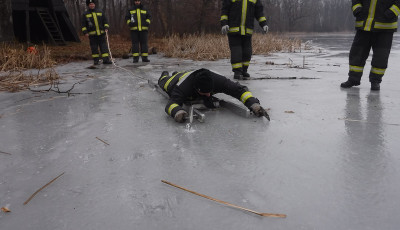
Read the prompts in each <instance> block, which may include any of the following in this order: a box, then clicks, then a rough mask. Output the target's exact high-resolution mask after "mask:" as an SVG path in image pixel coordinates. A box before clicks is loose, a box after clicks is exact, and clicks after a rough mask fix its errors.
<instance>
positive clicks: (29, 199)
mask: <svg viewBox="0 0 400 230" xmlns="http://www.w3.org/2000/svg"><path fill="white" fill-rule="evenodd" d="M64 173H65V172H63V173H61V174H60V175H59V176H57V177H56V178H54V179H53V180H51V181H50V182H49V183H47V184H45V185H44V186H43V187H41V188H40V189H38V190H37V191H36V192H35V193H33V194H32V195H31V196H30V197H29V198H28V199H27V200H26V201H25V202H24V205H26V204H28V203H29V201H31V200H32V199H33V198H34V197H35V196H36V195H37V194H38V193H39V192H40V191H42V190H43V189H44V188H46V187H47V186H49V185H50V184H51V183H53V182H54V181H55V180H57V179H58V178H60V177H61V176H62V175H64Z"/></svg>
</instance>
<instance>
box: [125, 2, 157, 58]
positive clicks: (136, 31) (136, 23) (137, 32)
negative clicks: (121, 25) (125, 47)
mask: <svg viewBox="0 0 400 230" xmlns="http://www.w3.org/2000/svg"><path fill="white" fill-rule="evenodd" d="M133 1H134V5H133V7H132V8H131V9H129V10H128V11H127V12H126V15H125V20H126V23H127V24H128V26H129V29H130V30H131V40H132V56H133V62H134V63H136V62H138V61H139V56H140V54H141V56H142V61H143V62H150V60H149V58H148V56H149V46H148V44H147V43H148V30H149V26H150V19H151V15H150V12H149V11H148V10H146V9H145V8H144V7H143V5H142V3H141V1H140V0H133ZM139 45H140V54H139Z"/></svg>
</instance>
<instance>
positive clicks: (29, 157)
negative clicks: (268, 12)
mask: <svg viewBox="0 0 400 230" xmlns="http://www.w3.org/2000/svg"><path fill="white" fill-rule="evenodd" d="M299 37H300V38H301V39H302V40H303V41H304V42H306V41H309V42H307V44H309V46H308V48H309V49H303V50H302V51H301V52H297V53H275V54H271V55H269V56H263V55H257V56H253V59H252V61H251V65H250V69H249V72H250V74H252V76H253V77H255V78H258V77H271V78H277V77H280V78H288V77H296V78H297V79H267V80H252V81H241V83H242V84H245V85H247V86H248V87H249V89H250V90H251V91H252V92H253V95H255V96H256V97H257V98H259V100H260V101H261V104H262V105H263V106H264V107H265V108H269V109H270V110H269V115H270V117H271V121H270V122H268V121H267V120H265V119H264V118H261V119H260V118H256V117H250V118H243V117H240V116H238V115H235V114H233V113H232V112H230V111H229V110H224V109H218V110H215V111H207V112H205V114H206V120H205V122H204V123H199V122H198V121H194V123H193V125H192V129H191V130H188V129H187V128H186V125H185V124H178V123H176V122H175V121H174V120H173V119H172V118H170V117H168V116H167V115H166V114H165V112H164V106H165V104H166V102H167V101H166V99H165V98H164V97H163V96H161V95H160V94H159V93H157V92H156V91H154V90H153V89H151V88H150V87H149V86H148V85H147V82H146V81H145V80H142V79H152V80H157V79H158V77H159V76H160V74H161V72H162V71H163V70H168V71H170V73H171V72H173V71H174V70H189V69H198V68H203V67H204V68H209V69H212V70H215V71H217V72H219V73H221V74H223V75H225V76H229V77H230V78H231V79H232V74H231V71H230V63H229V60H227V59H225V60H220V61H214V62H194V61H188V60H177V59H168V58H164V57H162V56H161V55H152V56H150V60H151V62H150V63H149V64H143V63H139V64H133V63H131V61H132V59H129V60H122V59H118V60H116V61H117V65H118V66H120V67H123V68H125V69H127V70H128V71H129V72H128V71H126V70H123V69H121V68H113V67H107V68H104V69H96V70H90V69H86V68H85V67H87V66H89V65H90V64H91V62H89V61H88V62H76V63H70V64H66V65H62V66H59V67H57V71H58V73H59V74H60V75H61V76H64V77H65V78H64V80H63V81H62V83H63V84H60V89H61V90H67V89H70V88H71V87H72V85H73V84H74V83H77V82H81V81H82V82H81V83H80V84H76V85H75V86H74V89H73V90H72V93H80V94H73V95H70V96H69V97H68V96H67V95H66V94H58V93H54V92H48V93H35V92H30V91H26V92H19V93H5V92H3V93H0V128H1V132H0V151H1V152H0V207H7V208H9V209H10V210H11V212H10V213H4V212H0V226H1V229H4V230H5V229H35V230H36V229H37V230H56V229H57V230H58V229H59V230H71V229H85V230H106V229H118V230H125V229H140V230H142V229H143V230H145V229H150V230H153V229H154V230H158V229H160V230H161V229H162V230H177V229H191V230H195V229H199V230H200V229H283V230H288V229H324V230H337V229H360V230H361V229H362V230H368V229H385V230H389V229H393V230H394V229H398V228H399V227H398V226H400V219H399V216H400V198H399V194H400V180H399V178H400V155H399V149H400V142H399V137H400V121H399V117H400V100H399V98H400V90H399V87H400V78H399V72H400V65H399V64H398V63H400V49H399V48H400V37H399V36H397V35H396V37H395V41H394V45H393V49H392V53H391V56H390V59H389V68H388V70H387V71H386V75H385V76H384V79H383V82H382V84H381V91H380V92H372V91H370V84H369V82H368V72H369V69H370V64H369V63H370V60H371V58H369V59H368V62H367V63H368V64H367V66H366V68H365V72H364V76H363V78H362V83H361V85H360V86H359V87H354V88H351V89H341V88H340V87H339V85H340V83H341V82H343V81H345V80H346V79H347V72H348V51H349V47H350V45H351V41H352V37H353V34H337V35H332V34H322V35H307V36H299ZM311 41H312V42H311ZM85 52H86V51H85ZM87 52H88V55H89V50H87ZM266 62H269V63H270V64H266ZM271 63H274V65H272V64H271ZM303 67H304V68H303ZM301 77H305V78H314V79H299V78H301ZM46 88H47V87H42V89H46ZM232 101H234V100H232ZM236 102H237V103H239V102H238V101H236ZM101 140H102V141H104V142H105V143H104V142H102V141H101ZM396 149H397V150H396ZM62 172H65V174H64V175H63V176H61V177H60V178H59V179H57V180H56V181H55V182H53V183H52V184H51V185H49V186H47V187H46V188H44V189H43V190H42V191H40V192H39V193H38V194H37V195H36V196H35V197H34V198H33V199H32V200H31V201H30V202H29V203H28V204H27V205H23V203H24V202H25V201H26V200H27V199H28V198H29V197H30V196H31V195H32V194H33V193H34V192H35V191H36V190H38V189H39V188H40V187H42V186H43V185H45V184H46V183H48V182H49V181H50V180H52V179H53V178H55V177H56V176H58V175H60V174H61V173H62ZM161 180H167V181H170V182H172V183H174V184H177V185H180V186H183V187H186V188H188V189H190V190H194V191H196V192H199V193H202V194H205V195H208V196H211V197H214V198H217V199H220V200H223V201H227V202H230V203H233V204H235V205H239V206H242V207H245V208H249V209H252V210H256V211H258V212H267V213H283V214H286V215H287V218H271V217H259V216H257V215H254V214H251V213H249V212H245V211H241V210H238V209H234V208H230V207H227V206H223V205H220V204H218V203H216V202H213V201H210V200H207V199H204V198H202V197H199V196H196V195H193V194H191V193H188V192H185V191H182V190H179V189H177V188H174V187H171V186H169V185H166V184H163V183H162V182H161Z"/></svg>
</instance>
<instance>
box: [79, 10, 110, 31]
mask: <svg viewBox="0 0 400 230" xmlns="http://www.w3.org/2000/svg"><path fill="white" fill-rule="evenodd" d="M81 24H82V32H83V34H85V35H86V34H89V36H95V35H97V36H100V35H102V34H104V33H105V29H108V28H109V27H110V26H109V25H108V20H107V17H106V16H105V14H104V13H103V12H102V11H100V10H97V9H93V10H90V9H89V10H88V11H86V12H85V13H83V16H82V23H81Z"/></svg>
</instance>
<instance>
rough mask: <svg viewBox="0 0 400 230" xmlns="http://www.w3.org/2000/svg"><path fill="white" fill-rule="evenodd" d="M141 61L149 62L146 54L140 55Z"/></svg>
mask: <svg viewBox="0 0 400 230" xmlns="http://www.w3.org/2000/svg"><path fill="white" fill-rule="evenodd" d="M142 62H150V60H149V58H147V56H142Z"/></svg>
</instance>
